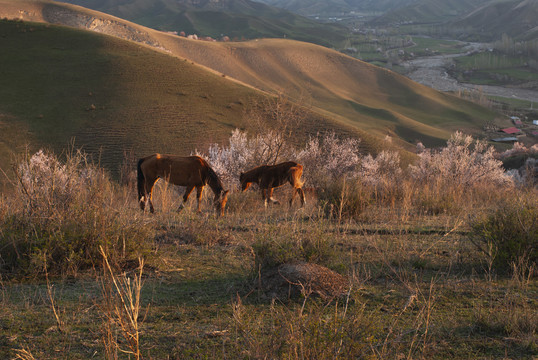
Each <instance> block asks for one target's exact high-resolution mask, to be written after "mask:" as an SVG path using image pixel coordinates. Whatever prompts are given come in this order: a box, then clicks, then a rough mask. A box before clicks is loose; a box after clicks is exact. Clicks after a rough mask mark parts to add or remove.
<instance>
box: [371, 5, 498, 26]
mask: <svg viewBox="0 0 538 360" xmlns="http://www.w3.org/2000/svg"><path fill="white" fill-rule="evenodd" d="M487 1H488V0H417V1H414V2H413V3H411V4H408V5H406V6H402V7H398V8H396V9H391V10H390V11H387V12H386V13H385V14H383V15H381V16H379V17H378V18H376V19H373V20H372V21H371V22H370V24H371V25H375V26H379V25H395V24H405V23H413V24H438V23H446V22H448V21H454V20H458V19H460V18H461V17H462V16H465V15H467V14H469V13H470V12H472V11H473V10H474V9H476V8H477V7H479V6H481V5H483V4H484V3H486V2H487Z"/></svg>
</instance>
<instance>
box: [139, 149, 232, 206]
mask: <svg viewBox="0 0 538 360" xmlns="http://www.w3.org/2000/svg"><path fill="white" fill-rule="evenodd" d="M137 171H138V200H139V202H140V208H141V209H142V210H144V208H145V205H146V201H147V202H148V203H149V209H150V211H151V212H154V211H155V210H154V209H153V204H152V203H151V192H152V190H153V185H155V182H156V181H157V180H158V179H164V180H166V181H168V182H169V183H171V184H174V185H180V186H186V189H185V195H183V203H185V202H186V201H187V200H188V199H189V195H190V194H191V192H192V191H193V190H194V188H196V198H197V199H198V207H197V210H198V212H200V200H201V199H202V191H203V189H204V186H205V185H209V187H210V188H211V190H213V192H214V193H215V199H214V200H213V203H214V205H215V208H216V210H217V214H220V215H224V207H225V206H226V202H227V201H228V190H224V189H223V187H222V182H221V181H220V179H219V177H218V176H217V174H216V173H215V172H214V171H213V169H211V168H210V167H209V165H208V164H207V162H206V161H205V160H204V159H202V158H201V157H199V156H187V157H182V156H175V155H162V154H153V155H150V156H147V157H145V158H142V159H140V160H138V165H137ZM181 209H183V204H181V205H180V207H179V210H181Z"/></svg>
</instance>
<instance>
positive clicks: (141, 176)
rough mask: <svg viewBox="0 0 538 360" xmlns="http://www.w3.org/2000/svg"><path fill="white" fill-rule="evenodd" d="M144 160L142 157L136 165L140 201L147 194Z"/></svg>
mask: <svg viewBox="0 0 538 360" xmlns="http://www.w3.org/2000/svg"><path fill="white" fill-rule="evenodd" d="M143 162H144V159H140V160H138V164H137V165H136V172H137V176H136V178H137V187H138V201H140V200H141V199H142V197H143V196H145V195H146V193H145V190H144V182H145V177H144V173H143V172H142V163H143Z"/></svg>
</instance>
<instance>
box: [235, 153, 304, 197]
mask: <svg viewBox="0 0 538 360" xmlns="http://www.w3.org/2000/svg"><path fill="white" fill-rule="evenodd" d="M302 174H303V166H302V165H301V164H297V163H296V162H293V161H288V162H283V163H280V164H276V165H262V166H258V167H256V168H254V169H252V170H249V171H247V172H245V173H241V175H240V176H239V181H240V182H241V190H242V191H245V190H246V189H248V187H249V186H250V185H251V184H252V183H256V184H258V185H259V186H260V189H261V190H262V198H263V201H264V202H265V206H267V200H269V201H271V202H272V203H273V204H278V203H279V202H278V200H275V199H273V188H276V187H279V186H282V185H284V184H286V183H287V182H289V183H290V184H291V186H293V189H294V191H293V194H292V195H291V199H290V206H291V205H292V203H293V199H294V198H295V196H296V195H297V194H299V197H300V198H301V206H303V205H304V204H305V198H304V192H303V189H302V186H303V182H302V181H301V175H302Z"/></svg>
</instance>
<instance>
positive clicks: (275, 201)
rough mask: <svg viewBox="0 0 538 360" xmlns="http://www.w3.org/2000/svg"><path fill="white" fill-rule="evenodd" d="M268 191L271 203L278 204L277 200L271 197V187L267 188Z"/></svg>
mask: <svg viewBox="0 0 538 360" xmlns="http://www.w3.org/2000/svg"><path fill="white" fill-rule="evenodd" d="M268 192H269V194H268V197H269V200H271V202H272V203H273V204H280V202H279V201H278V200H275V199H273V188H269V189H268Z"/></svg>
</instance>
